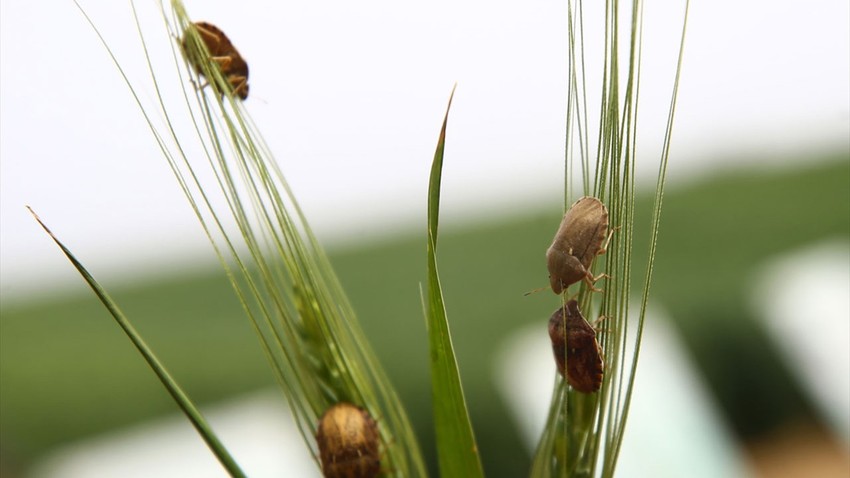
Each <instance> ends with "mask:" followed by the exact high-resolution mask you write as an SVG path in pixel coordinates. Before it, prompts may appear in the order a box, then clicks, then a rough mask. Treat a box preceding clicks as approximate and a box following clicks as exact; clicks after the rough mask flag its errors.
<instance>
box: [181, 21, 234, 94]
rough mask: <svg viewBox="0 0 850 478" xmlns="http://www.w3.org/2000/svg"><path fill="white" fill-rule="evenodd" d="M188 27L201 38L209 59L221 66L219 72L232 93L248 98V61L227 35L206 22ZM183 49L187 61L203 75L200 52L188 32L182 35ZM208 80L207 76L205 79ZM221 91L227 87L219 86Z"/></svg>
mask: <svg viewBox="0 0 850 478" xmlns="http://www.w3.org/2000/svg"><path fill="white" fill-rule="evenodd" d="M190 28H193V29H195V31H197V32H198V35H199V36H200V38H201V41H203V42H204V45H206V47H207V50H209V54H210V60H212V61H214V62H216V63H218V65H219V67H220V68H221V73H222V75H224V78H225V79H226V80H227V82H228V83H229V85H230V88H231V89H232V90H233V94H235V95H237V96H239V98H241V99H243V100H244V99H247V98H248V63H246V62H245V59H244V58H242V55H240V54H239V52H238V51H237V50H236V48H235V47H234V46H233V44H232V43H230V39H229V38H227V35H225V34H224V32H223V31H221V30H220V29H219V28H218V27H217V26H215V25H213V24H212V23H207V22H196V23H193V24H192V25H191V26H190ZM182 45H183V51H185V52H186V56H187V58H188V59H189V62H190V63H191V64H192V66H193V67H194V68H195V71H197V72H198V74H200V75H203V74H204V69H203V67H202V66H201V65H202V64H203V57H202V52H201V51H198V48H196V46H197V45H196V44H194V42H192V41H191V40H190V39H189V34H188V32H187V33H186V34H184V35H183V41H182ZM207 80H209V78H208V79H207ZM220 89H221V90H222V91H227V88H220Z"/></svg>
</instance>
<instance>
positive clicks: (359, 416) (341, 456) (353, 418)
mask: <svg viewBox="0 0 850 478" xmlns="http://www.w3.org/2000/svg"><path fill="white" fill-rule="evenodd" d="M316 443H318V445H319V457H320V459H321V462H322V474H323V475H324V477H325V478H373V477H375V476H378V473H379V472H380V471H381V460H380V454H379V444H380V439H379V435H378V424H377V423H376V422H375V420H374V419H373V418H372V417H371V416H370V415H369V413H368V412H367V411H366V410H364V409H362V408H360V407H358V406H355V405H352V404H350V403H346V402H340V403H337V404H336V405H334V406H332V407H330V408H329V409H327V410H326V411H325V414H324V415H322V418H321V419H320V420H319V429H318V431H317V432H316Z"/></svg>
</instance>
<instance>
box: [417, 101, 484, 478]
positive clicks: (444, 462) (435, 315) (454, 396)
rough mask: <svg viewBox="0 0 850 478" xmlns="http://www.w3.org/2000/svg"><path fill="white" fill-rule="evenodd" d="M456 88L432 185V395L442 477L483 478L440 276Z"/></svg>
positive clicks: (429, 322)
mask: <svg viewBox="0 0 850 478" xmlns="http://www.w3.org/2000/svg"><path fill="white" fill-rule="evenodd" d="M452 97H454V89H452V95H451V97H449V106H448V108H446V116H445V118H444V119H443V127H442V129H441V130H440V139H439V141H438V142H437V151H436V152H435V153H434V163H433V164H432V166H431V181H430V183H429V186H428V306H427V316H426V323H427V325H428V346H429V349H430V355H431V394H432V400H433V405H434V426H435V429H436V435H437V455H438V457H439V464H440V475H441V476H445V477H449V476H463V477H468V478H474V477H483V476H484V470H483V469H482V467H481V460H480V459H479V458H478V447H477V446H476V444H475V436H474V435H473V433H472V424H471V423H470V421H469V413H468V412H467V410H466V400H465V399H464V396H463V388H462V387H461V384H460V374H459V372H458V368H457V360H456V359H455V354H454V348H453V347H452V338H451V333H450V332H449V322H448V319H447V317H446V307H445V304H444V303H443V292H442V289H441V287H440V276H439V273H438V272H437V226H438V223H439V217H440V179H441V177H442V171H443V151H444V150H445V146H446V124H447V123H448V119H449V109H451V105H452V100H451V98H452Z"/></svg>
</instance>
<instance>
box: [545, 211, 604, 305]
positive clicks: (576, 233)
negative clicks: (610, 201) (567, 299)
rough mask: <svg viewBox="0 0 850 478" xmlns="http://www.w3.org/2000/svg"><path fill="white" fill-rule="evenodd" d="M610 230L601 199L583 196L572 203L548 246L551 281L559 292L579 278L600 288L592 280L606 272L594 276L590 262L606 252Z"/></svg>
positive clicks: (547, 263) (599, 277)
mask: <svg viewBox="0 0 850 478" xmlns="http://www.w3.org/2000/svg"><path fill="white" fill-rule="evenodd" d="M607 234H608V208H606V207H605V205H604V204H602V201H600V200H599V199H596V198H595V197H591V196H584V197H582V198H580V199H579V200H578V201H576V202H575V203H573V205H572V206H570V208H569V209H568V210H567V212H566V214H564V219H563V220H562V221H561V225H560V227H559V228H558V233H557V234H555V239H554V240H553V241H552V245H551V246H549V249H548V250H546V265H547V267H548V268H549V283H550V285H551V286H552V290H553V291H554V292H555V293H556V294H560V293H561V292H563V291H564V290H565V289H566V288H567V287H569V286H570V285H572V284H575V283H576V282H578V281H580V280H585V281H586V282H587V284H588V285H589V286H590V288H591V289H592V290H595V291H597V292H598V291H599V290H600V289H597V288H596V287H594V286H593V284H594V283H595V282H596V281H598V280H599V279H601V278H603V277H607V275H606V274H599V275H598V276H596V277H594V276H593V274H592V273H591V272H590V265H591V264H592V263H593V259H594V258H595V257H596V256H598V255H600V254H604V253H605V249H606V248H607V247H608V241H610V240H611V236H610V235H609V236H608V239H607V240H606V239H605V237H606V235H607ZM603 243H604V245H603Z"/></svg>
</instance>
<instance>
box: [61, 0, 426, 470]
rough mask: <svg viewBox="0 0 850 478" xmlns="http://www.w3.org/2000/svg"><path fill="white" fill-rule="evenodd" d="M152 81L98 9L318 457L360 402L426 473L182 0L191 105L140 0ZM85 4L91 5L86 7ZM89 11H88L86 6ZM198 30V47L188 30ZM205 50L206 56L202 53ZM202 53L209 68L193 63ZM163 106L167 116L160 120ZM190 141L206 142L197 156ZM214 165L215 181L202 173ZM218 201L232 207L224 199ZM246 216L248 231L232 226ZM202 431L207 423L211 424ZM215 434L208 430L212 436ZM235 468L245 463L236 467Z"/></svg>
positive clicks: (175, 22) (166, 16) (389, 448)
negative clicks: (150, 35)
mask: <svg viewBox="0 0 850 478" xmlns="http://www.w3.org/2000/svg"><path fill="white" fill-rule="evenodd" d="M131 5H132V8H133V13H134V18H135V21H136V27H137V30H138V34H139V37H140V39H141V44H142V48H143V51H144V55H145V59H146V61H147V65H148V70H149V73H150V80H151V84H152V85H153V86H154V88H155V90H156V96H157V98H158V100H159V103H158V105H157V107H156V108H152V107H150V106H147V105H145V104H144V103H143V102H142V101H141V100H140V99H139V96H138V94H137V88H136V87H135V86H134V84H133V83H132V82H131V81H130V79H129V78H128V76H127V75H126V74H125V72H124V70H123V68H122V66H121V64H120V63H119V61H118V60H117V58H116V57H115V55H114V54H113V52H112V51H111V49H110V48H109V46H108V44H107V42H106V41H105V40H104V38H103V37H102V36H101V35H100V33H99V31H98V30H97V28H96V27H95V25H94V24H93V23H92V22H91V20H90V19H89V17H88V16H87V15H85V12H83V15H85V16H86V19H87V20H88V21H89V23H90V24H91V25H92V27H93V28H94V30H95V32H96V33H97V35H98V37H99V38H100V40H101V42H102V43H103V45H104V47H105V48H106V49H107V51H108V52H109V55H110V56H111V58H112V60H113V62H114V63H115V65H116V67H117V68H118V70H119V72H120V74H121V75H122V77H123V78H124V80H125V82H126V83H127V86H128V87H129V89H130V92H131V94H132V95H133V98H134V99H135V101H136V104H137V106H138V107H139V109H140V111H141V113H142V115H143V116H144V118H145V120H146V122H147V124H148V126H149V129H150V131H151V133H152V134H153V136H154V138H155V140H156V143H157V145H158V147H159V149H160V151H161V153H162V154H163V156H164V157H165V159H166V161H167V163H168V165H169V166H170V168H171V170H172V172H173V174H174V177H175V178H176V180H177V182H178V185H179V186H180V188H181V190H182V191H183V193H184V195H185V197H186V199H187V200H188V202H189V204H190V206H191V207H192V209H193V211H194V213H195V215H196V216H197V218H198V220H199V222H200V224H201V226H202V228H203V230H204V232H205V234H206V235H207V237H208V238H209V240H210V243H211V244H212V246H213V248H214V250H215V253H216V255H217V256H218V258H219V261H220V262H221V264H222V266H223V267H224V269H225V271H226V274H227V277H228V278H229V280H230V282H231V284H232V286H233V289H234V291H235V292H236V294H237V297H238V298H239V300H240V302H241V304H242V306H243V308H244V310H245V312H246V315H247V316H248V318H249V320H250V322H251V324H252V326H253V328H254V329H255V331H256V332H257V335H258V338H259V340H260V345H261V347H262V349H263V351H264V353H265V355H266V356H267V358H268V360H269V362H270V363H271V365H272V369H273V370H274V372H275V375H276V378H277V380H278V382H279V383H280V385H281V390H282V391H283V394H284V396H285V398H286V400H287V402H288V403H289V406H290V408H291V410H292V412H293V414H294V416H295V418H296V423H297V424H298V427H299V430H300V432H301V434H302V436H303V438H304V440H305V442H306V443H307V444H308V446H309V447H310V450H311V452H312V454H313V457H314V460H316V462H317V463H318V461H319V460H318V455H317V446H316V443H315V440H314V438H313V435H314V433H315V427H316V424H317V422H318V419H319V417H320V416H321V415H322V414H323V413H324V411H325V410H326V409H327V408H329V407H330V406H331V405H333V404H335V403H338V402H341V401H348V402H353V403H355V404H357V405H360V406H363V407H364V408H366V409H367V410H368V411H369V412H370V413H371V414H372V415H373V416H374V417H376V419H377V421H378V426H379V430H380V436H381V443H382V450H383V451H382V455H381V461H382V472H383V473H384V474H385V475H388V476H390V475H391V476H403V477H408V476H426V471H425V465H424V462H423V459H422V456H421V452H420V450H419V445H418V443H417V441H416V438H415V436H414V434H413V431H412V427H411V425H410V423H409V420H408V418H407V416H406V414H405V412H404V410H403V408H402V406H401V403H400V401H399V399H398V397H397V395H396V392H395V390H394V389H393V388H392V385H391V384H390V382H389V380H388V378H387V377H386V375H385V374H384V372H383V369H382V368H381V366H380V364H379V363H378V361H377V359H376V358H375V356H374V354H373V352H372V350H371V348H370V346H369V344H368V342H367V341H366V338H365V337H364V335H363V332H362V331H361V329H360V326H359V324H358V322H357V319H356V315H355V314H354V311H353V309H352V307H351V304H350V302H349V301H348V298H347V297H346V295H345V293H344V292H343V290H342V287H341V286H340V283H339V280H338V279H337V277H336V275H335V273H334V271H333V269H332V268H331V266H330V263H329V261H328V259H327V256H326V254H325V252H324V250H323V249H322V247H321V246H320V245H319V243H318V241H317V240H316V237H315V235H314V234H313V232H312V230H311V229H310V226H309V224H308V223H307V221H306V219H305V217H304V215H303V212H302V211H301V209H300V208H299V207H298V204H297V202H296V200H295V198H294V197H293V195H292V191H291V190H290V188H289V186H288V184H287V183H286V180H285V179H284V177H283V174H282V173H281V171H280V169H279V168H278V165H277V162H276V160H275V158H274V157H273V155H272V153H271V151H270V150H269V148H268V147H267V146H266V143H265V141H264V140H263V139H262V136H261V134H260V132H259V130H258V129H257V128H256V126H255V125H254V123H253V121H252V120H251V118H250V115H249V114H248V112H247V110H246V109H245V108H244V106H243V105H242V103H241V102H240V101H239V100H238V99H234V98H233V96H232V95H231V92H230V89H229V85H228V83H227V81H226V79H225V78H224V76H223V75H222V72H221V70H220V68H219V66H218V65H217V64H216V63H214V62H212V61H210V60H209V54H208V52H207V50H206V46H205V45H204V44H203V42H202V41H201V39H200V38H199V36H198V34H197V32H196V31H195V30H194V29H192V28H189V27H190V24H191V20H190V17H189V15H188V14H187V12H186V10H185V7H184V6H183V4H182V2H181V1H179V0H172V1H171V2H170V5H169V6H168V8H166V6H165V5H163V4H160V9H161V11H162V17H163V20H164V22H165V25H166V30H167V31H166V34H168V35H169V36H170V37H172V38H173V39H175V40H176V41H174V42H172V52H171V55H172V58H173V62H174V66H175V71H176V72H177V75H176V81H179V82H180V84H182V85H183V98H184V103H183V104H182V105H173V104H166V102H165V101H164V100H163V95H162V92H161V91H160V85H162V84H164V82H165V81H172V80H171V79H169V80H163V79H162V78H161V77H160V73H159V72H157V71H156V70H155V68H154V67H153V62H152V60H151V56H152V55H153V54H154V52H151V51H149V50H148V47H147V43H146V41H145V34H144V33H143V29H142V26H141V24H140V22H139V20H138V15H137V13H136V9H135V4H133V3H132V2H131ZM78 6H79V5H78ZM81 11H82V9H81ZM183 38H187V42H186V45H187V46H186V48H185V49H186V50H187V51H184V49H183V48H182V47H181V46H180V45H179V43H178V42H179V40H180V39H183ZM200 52H203V54H199V53H200ZM190 55H191V57H192V58H195V59H198V58H199V59H201V64H200V67H201V68H200V71H201V74H203V76H204V77H205V78H208V79H209V80H210V81H209V83H210V87H209V88H207V89H204V90H199V89H197V88H193V87H187V86H186V85H187V84H189V82H187V81H186V80H187V78H193V80H194V81H193V82H192V84H195V85H198V84H201V83H202V81H201V78H200V77H199V76H198V74H197V73H195V72H194V70H193V68H192V67H191V66H190V65H189V62H188V58H189V56H190ZM157 116H160V117H162V118H164V120H165V126H164V127H162V126H160V127H158V126H157V125H155V123H154V121H153V118H155V117H157ZM186 116H188V117H190V118H191V120H192V124H194V131H193V133H191V134H188V135H187V134H179V133H178V132H177V131H176V130H175V128H174V126H173V124H174V123H173V122H172V118H180V117H186ZM190 146H194V147H195V149H200V151H202V153H201V156H199V157H198V156H193V157H190V154H189V153H188V152H187V151H189V150H190ZM208 174H212V177H213V178H214V181H213V182H212V183H211V184H210V183H204V182H203V181H201V179H200V178H201V177H202V176H204V175H208ZM217 199H223V200H224V203H225V204H226V206H224V207H217V206H214V204H217V202H216V200H217ZM231 222H232V223H235V224H236V225H237V226H238V229H239V235H233V234H229V233H228V232H227V224H229V223H231ZM201 432H202V434H203V433H204V431H203V430H201ZM205 438H206V436H205ZM231 473H233V472H232V471H231Z"/></svg>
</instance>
